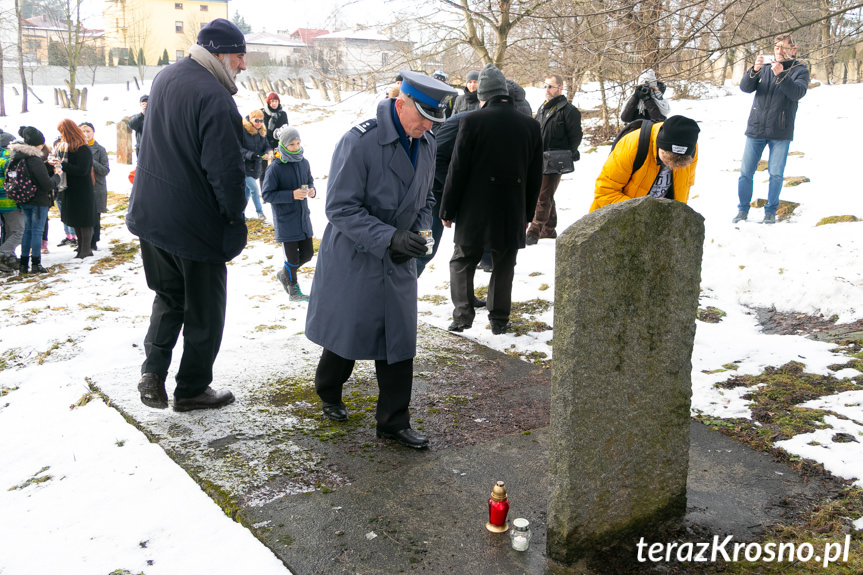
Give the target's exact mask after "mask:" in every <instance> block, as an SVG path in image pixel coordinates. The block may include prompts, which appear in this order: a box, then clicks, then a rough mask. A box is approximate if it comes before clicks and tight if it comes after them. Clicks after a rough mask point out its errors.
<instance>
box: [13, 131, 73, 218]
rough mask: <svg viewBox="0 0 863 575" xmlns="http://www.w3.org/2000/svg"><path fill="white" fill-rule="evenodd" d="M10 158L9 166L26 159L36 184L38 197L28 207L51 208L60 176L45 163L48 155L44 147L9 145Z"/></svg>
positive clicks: (28, 203) (52, 167) (34, 197)
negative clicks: (20, 159) (55, 174)
mask: <svg viewBox="0 0 863 575" xmlns="http://www.w3.org/2000/svg"><path fill="white" fill-rule="evenodd" d="M9 151H10V152H12V155H11V156H10V157H9V162H8V163H7V164H6V165H7V166H8V165H9V164H11V163H12V162H13V161H15V160H17V159H18V158H20V157H24V158H26V160H25V161H26V162H27V170H28V171H29V172H30V177H31V178H32V179H33V183H34V184H36V195H35V196H33V199H32V200H30V201H29V202H27V204H26V205H28V206H41V207H49V206H50V205H51V204H53V203H54V190H55V188H56V187H57V182H58V181H59V180H60V176H54V166H52V165H51V164H49V163H47V162H46V161H45V157H46V156H47V153H45V150H44V149H43V147H39V148H37V147H35V146H28V145H27V144H9Z"/></svg>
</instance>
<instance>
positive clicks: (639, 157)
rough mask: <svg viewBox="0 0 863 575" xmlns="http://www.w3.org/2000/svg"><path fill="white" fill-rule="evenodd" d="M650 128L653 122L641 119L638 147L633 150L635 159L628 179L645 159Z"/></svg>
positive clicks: (648, 146) (648, 145) (648, 144)
mask: <svg viewBox="0 0 863 575" xmlns="http://www.w3.org/2000/svg"><path fill="white" fill-rule="evenodd" d="M652 129H653V122H651V121H650V120H642V122H641V129H640V130H639V132H638V148H637V149H636V151H635V160H634V161H633V162H632V173H631V174H629V179H630V180H631V179H632V174H634V173H635V172H637V171H638V170H639V169H640V168H641V166H643V165H644V161H645V160H646V159H647V151H648V150H649V149H650V132H651V130H652ZM627 183H628V182H627Z"/></svg>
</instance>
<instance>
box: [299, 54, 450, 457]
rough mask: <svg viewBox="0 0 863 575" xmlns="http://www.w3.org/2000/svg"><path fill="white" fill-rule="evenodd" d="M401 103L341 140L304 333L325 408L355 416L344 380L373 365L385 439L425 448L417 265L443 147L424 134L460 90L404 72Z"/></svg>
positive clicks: (334, 414) (333, 414) (386, 103)
mask: <svg viewBox="0 0 863 575" xmlns="http://www.w3.org/2000/svg"><path fill="white" fill-rule="evenodd" d="M401 76H402V84H401V88H400V93H399V96H398V98H396V99H389V98H387V99H384V100H382V101H381V102H380V103H379V104H378V107H377V117H376V118H375V119H371V120H367V121H365V122H363V123H361V124H359V125H358V126H355V127H354V128H352V129H351V130H349V131H348V132H347V133H346V134H345V135H344V136H342V138H341V139H340V140H339V142H338V144H337V145H336V148H335V151H334V153H333V159H332V164H331V166H330V177H329V180H328V183H327V199H326V215H327V219H328V220H329V223H328V224H327V227H326V229H325V230H324V235H323V237H322V238H321V245H320V248H319V249H318V261H317V264H316V265H315V277H314V279H313V280H312V289H311V292H310V294H309V311H308V314H307V316H306V337H308V338H309V339H310V340H311V341H312V342H314V343H317V344H318V345H320V346H322V347H323V348H324V350H323V353H322V354H321V359H320V362H319V363H318V369H317V372H316V374H315V390H316V391H317V393H318V396H320V398H321V401H322V402H323V413H324V416H325V417H328V418H330V419H332V420H334V421H345V420H346V419H347V418H348V413H347V408H346V407H345V404H344V403H343V401H342V386H343V385H344V383H345V382H346V381H347V379H348V378H349V377H350V375H351V372H352V371H353V367H354V361H355V360H358V359H370V360H374V362H375V373H376V375H377V380H378V388H379V394H378V405H377V413H376V419H377V431H376V433H377V436H378V437H382V438H387V439H394V440H396V441H398V442H399V443H401V444H402V445H406V446H408V447H415V448H424V447H427V446H428V438H427V437H426V436H424V435H422V434H420V433H418V432H417V431H416V430H414V429H412V428H411V426H410V413H409V411H408V407H409V404H410V398H411V389H412V386H413V358H414V356H415V355H416V341H417V268H416V262H415V260H414V258H416V257H418V256H421V255H424V254H425V253H426V242H425V239H424V238H423V237H422V236H420V235H419V234H418V233H417V231H418V230H422V229H428V228H430V227H431V210H432V206H433V205H434V196H433V195H432V193H431V190H432V178H433V176H434V164H435V143H434V138H433V137H432V136H431V135H429V134H427V133H426V132H427V131H428V130H429V129H430V128H431V126H432V123H440V122H443V121H444V118H445V113H446V108H447V105H448V103H449V101H450V100H451V99H452V98H453V97H454V96H455V91H454V90H453V89H452V88H450V87H449V86H447V85H446V84H444V83H443V82H439V81H437V80H434V79H432V78H429V77H428V76H425V75H423V74H419V73H417V72H410V71H402V72H401Z"/></svg>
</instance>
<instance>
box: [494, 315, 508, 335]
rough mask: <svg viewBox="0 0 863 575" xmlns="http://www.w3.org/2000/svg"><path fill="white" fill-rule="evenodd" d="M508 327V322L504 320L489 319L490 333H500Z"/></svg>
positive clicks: (504, 331)
mask: <svg viewBox="0 0 863 575" xmlns="http://www.w3.org/2000/svg"><path fill="white" fill-rule="evenodd" d="M507 329H509V322H508V321H506V320H500V319H493V320H491V333H493V334H494V335H501V334H504V333H506V330H507Z"/></svg>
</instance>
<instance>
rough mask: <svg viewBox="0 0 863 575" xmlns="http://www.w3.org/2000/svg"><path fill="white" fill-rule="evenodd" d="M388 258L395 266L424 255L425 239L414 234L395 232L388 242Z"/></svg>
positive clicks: (404, 231)
mask: <svg viewBox="0 0 863 575" xmlns="http://www.w3.org/2000/svg"><path fill="white" fill-rule="evenodd" d="M389 250H390V257H391V258H392V260H393V261H394V262H395V263H397V264H403V263H405V262H406V261H408V260H410V259H411V258H417V257H419V256H424V255H425V254H426V241H425V239H424V238H423V237H422V236H421V235H419V234H418V233H415V232H409V231H407V230H396V232H395V233H394V234H393V237H392V239H391V240H390V245H389Z"/></svg>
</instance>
